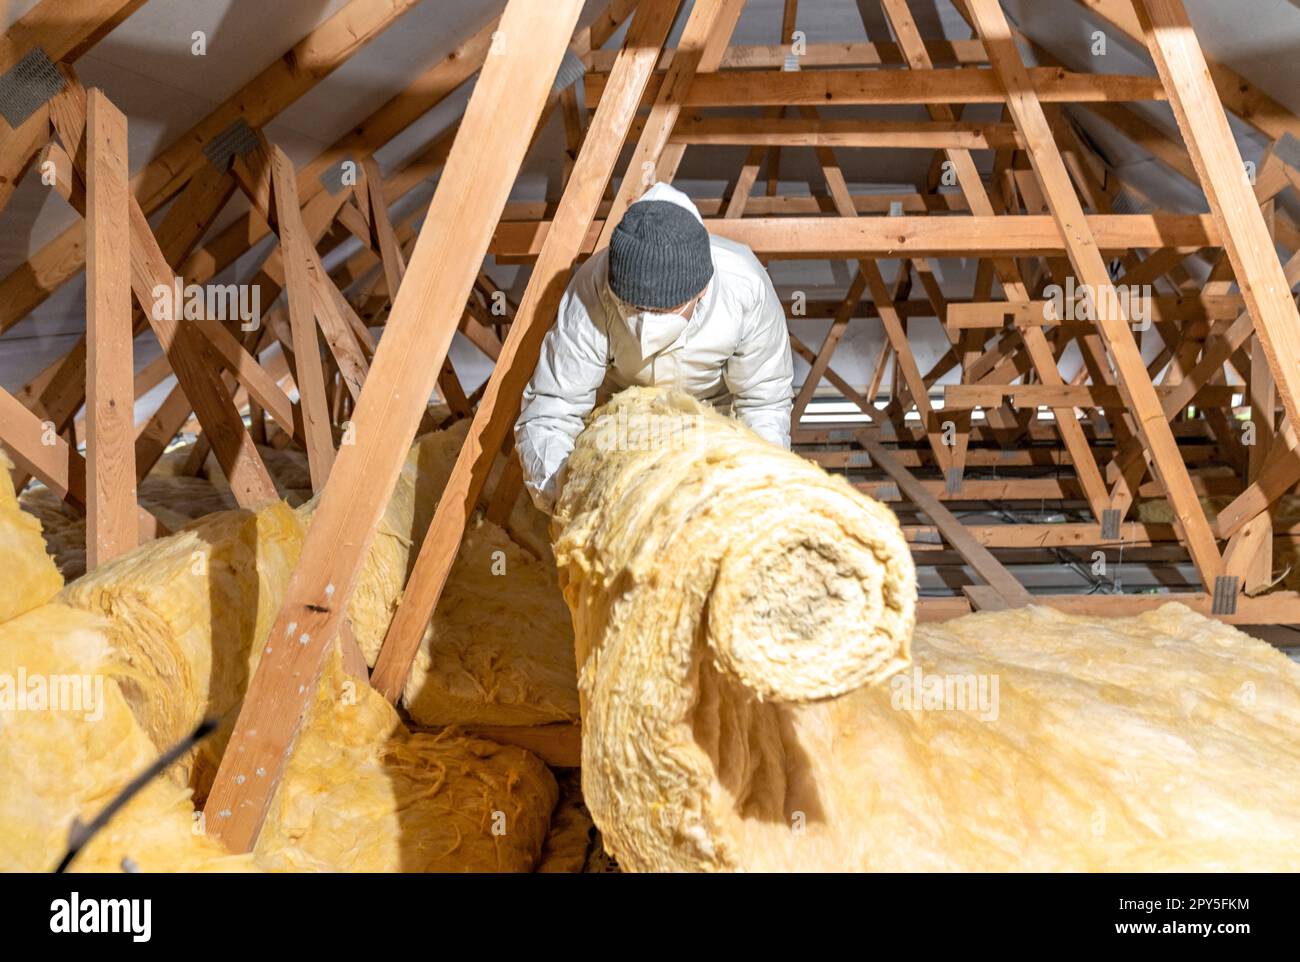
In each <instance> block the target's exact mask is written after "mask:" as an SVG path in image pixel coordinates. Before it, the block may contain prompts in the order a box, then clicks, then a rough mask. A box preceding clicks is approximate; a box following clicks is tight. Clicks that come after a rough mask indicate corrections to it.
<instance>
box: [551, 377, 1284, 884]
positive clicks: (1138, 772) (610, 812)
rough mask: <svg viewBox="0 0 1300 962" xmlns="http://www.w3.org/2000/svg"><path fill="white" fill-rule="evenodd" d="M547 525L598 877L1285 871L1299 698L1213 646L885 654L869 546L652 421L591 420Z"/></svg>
mask: <svg viewBox="0 0 1300 962" xmlns="http://www.w3.org/2000/svg"><path fill="white" fill-rule="evenodd" d="M555 522H556V530H557V533H558V538H557V541H556V545H555V552H556V558H557V561H558V563H559V565H560V574H561V583H562V585H563V588H564V593H565V598H566V600H567V601H568V603H569V605H570V607H571V609H572V611H573V619H574V628H575V632H576V635H577V656H578V666H579V667H578V678H579V686H580V690H581V695H582V723H583V768H582V775H583V791H584V795H585V797H586V800H587V804H588V806H589V807H590V809H591V813H592V816H593V818H594V819H595V822H596V824H597V826H598V827H599V828H600V830H601V832H602V833H603V835H604V839H605V843H606V845H607V846H608V847H609V849H610V851H611V852H612V853H613V854H614V855H615V857H616V858H617V859H618V861H619V864H620V865H621V866H622V867H624V868H627V869H633V870H700V869H705V870H739V869H746V870H782V869H803V870H855V869H859V870H888V871H908V870H985V871H990V870H992V871H1006V870H1017V869H1026V870H1039V871H1043V870H1125V871H1140V870H1153V869H1175V870H1176V869H1182V870H1196V869H1222V870H1228V869H1237V870H1270V869H1290V870H1295V869H1297V868H1300V748H1297V744H1296V740H1295V732H1296V731H1297V730H1300V668H1298V667H1297V666H1296V665H1295V664H1293V663H1292V662H1291V661H1290V660H1289V659H1287V658H1286V657H1285V656H1284V655H1282V654H1281V653H1280V652H1278V651H1276V650H1275V649H1273V648H1272V647H1270V646H1269V645H1266V644H1264V643H1262V642H1260V641H1257V640H1255V639H1253V638H1250V637H1249V636H1247V635H1245V634H1243V633H1241V632H1239V631H1236V630H1235V629H1233V628H1231V627H1229V626H1226V625H1222V624H1220V623H1218V622H1215V621H1211V620H1209V619H1206V618H1203V617H1201V616H1199V615H1196V614H1194V613H1193V612H1191V611H1189V610H1188V609H1186V608H1184V607H1182V606H1180V605H1175V604H1170V605H1166V606H1164V607H1162V608H1160V609H1158V610H1156V611H1153V612H1149V613H1147V614H1144V615H1141V616H1139V617H1136V618H1124V619H1098V618H1079V617H1071V616H1068V615H1064V614H1061V613H1058V612H1055V611H1052V610H1049V609H1045V608H1038V607H1031V608H1028V609H1021V610H1015V611H1006V612H999V613H992V614H976V615H971V616H968V617H965V618H959V619H956V620H954V621H950V622H946V623H941V624H936V625H922V626H920V627H918V628H917V629H916V631H915V633H914V634H913V633H912V606H913V600H914V597H915V591H916V588H915V580H914V575H913V570H912V563H911V560H910V557H909V556H908V553H907V548H906V545H905V544H904V543H903V539H902V535H901V533H900V531H899V529H898V525H897V522H896V521H895V520H894V518H893V516H892V515H891V514H890V513H889V512H888V511H887V510H886V509H884V508H883V507H881V506H880V505H878V504H875V503H874V502H872V501H870V500H869V499H867V498H865V497H863V496H861V495H860V494H858V493H856V492H855V491H853V490H852V489H851V488H850V487H849V486H848V484H846V483H845V482H843V481H842V480H841V479H837V478H831V477H830V476H828V475H826V474H825V473H824V472H822V471H821V470H820V469H819V468H817V467H815V466H813V465H811V464H810V463H808V462H806V461H803V460H802V459H800V458H798V457H796V456H795V455H792V454H790V453H788V452H785V451H782V450H779V449H777V448H775V447H773V446H772V445H769V444H767V443H766V442H763V441H761V440H759V439H758V438H757V437H755V436H754V435H752V434H750V433H749V432H748V431H747V430H746V429H744V428H743V427H741V426H740V425H739V424H738V423H737V422H734V421H731V420H728V419H724V418H722V417H720V416H718V415H716V414H714V413H712V412H709V411H706V410H704V409H703V408H701V407H700V406H699V405H698V404H697V403H696V402H694V401H693V400H691V399H690V398H688V397H685V396H684V395H680V394H670V393H661V392H656V391H650V390H644V389H632V390H629V391H627V392H624V393H623V394H621V395H619V396H617V397H616V398H614V399H613V400H612V401H611V402H610V403H609V404H608V405H607V406H606V407H604V408H602V409H600V410H598V411H597V412H596V413H595V415H594V416H593V419H592V421H591V422H590V423H589V425H588V428H587V430H586V431H584V433H583V434H582V435H581V436H580V437H579V438H578V442H577V447H576V450H575V452H574V455H573V457H572V460H571V461H570V465H569V476H568V479H567V481H566V484H565V487H564V489H563V491H562V493H561V497H560V501H559V506H558V510H557V514H556V518H555ZM909 635H910V636H911V637H910V642H911V662H910V664H909V663H908V662H907V655H908V642H909Z"/></svg>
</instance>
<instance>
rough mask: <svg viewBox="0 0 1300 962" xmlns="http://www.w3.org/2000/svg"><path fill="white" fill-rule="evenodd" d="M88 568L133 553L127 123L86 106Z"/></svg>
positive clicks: (112, 110)
mask: <svg viewBox="0 0 1300 962" xmlns="http://www.w3.org/2000/svg"><path fill="white" fill-rule="evenodd" d="M86 134H87V139H86V173H87V175H88V176H87V183H86V412H87V416H86V458H87V469H86V470H87V475H88V476H87V478H86V518H87V526H86V567H87V569H93V568H95V567H96V566H98V565H100V564H102V563H103V562H105V561H108V560H109V559H110V558H113V557H115V556H116V555H119V554H122V553H123V552H124V551H130V550H131V549H132V548H134V547H135V546H136V543H137V535H138V524H137V521H136V487H135V372H134V369H133V364H132V348H131V341H132V319H131V246H130V207H129V204H128V198H129V197H130V193H129V191H130V188H129V186H128V175H129V172H128V170H127V152H126V143H127V140H126V138H127V133H126V117H125V116H123V114H122V112H121V111H120V110H118V109H117V108H116V107H115V106H113V104H112V103H111V102H110V101H109V99H108V98H107V97H106V96H105V95H104V92H103V91H102V90H98V89H96V90H91V91H90V95H89V99H88V102H87V131H86Z"/></svg>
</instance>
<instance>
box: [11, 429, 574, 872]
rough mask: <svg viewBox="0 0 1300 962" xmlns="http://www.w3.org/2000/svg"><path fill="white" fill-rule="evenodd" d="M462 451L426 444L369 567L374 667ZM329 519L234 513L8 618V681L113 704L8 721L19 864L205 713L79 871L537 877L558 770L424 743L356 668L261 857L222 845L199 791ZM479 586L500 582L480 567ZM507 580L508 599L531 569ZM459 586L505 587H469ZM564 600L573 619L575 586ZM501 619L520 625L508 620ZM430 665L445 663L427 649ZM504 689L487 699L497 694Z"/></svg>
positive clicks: (52, 842)
mask: <svg viewBox="0 0 1300 962" xmlns="http://www.w3.org/2000/svg"><path fill="white" fill-rule="evenodd" d="M462 433H463V431H462ZM457 444H458V441H457V439H456V438H454V437H447V436H445V435H441V434H440V435H433V436H430V437H429V438H426V439H424V441H423V442H422V443H420V444H417V445H416V446H415V447H414V448H413V449H412V451H411V454H410V456H409V457H408V459H407V463H406V465H405V467H404V469H403V474H402V478H401V480H400V481H399V483H398V486H397V489H396V491H395V493H394V496H393V498H392V499H391V501H390V503H389V505H388V509H387V510H386V512H385V515H384V518H383V522H382V524H381V530H380V532H379V534H378V536H377V538H376V540H375V545H374V548H373V549H372V551H371V552H370V554H369V555H368V557H367V559H366V563H365V566H364V568H363V572H362V575H361V583H360V587H359V590H358V591H357V593H356V595H354V597H353V599H352V602H351V604H350V606H349V612H350V615H351V618H352V621H353V624H354V627H355V632H356V635H357V637H358V640H359V641H360V642H361V643H362V645H363V647H364V648H365V649H367V651H368V652H370V653H371V657H372V658H373V654H374V653H375V652H377V650H378V647H379V644H380V642H381V641H382V638H383V634H384V632H385V630H386V628H387V622H388V619H389V618H390V617H391V612H392V610H393V608H394V607H395V605H396V603H397V599H398V596H399V594H400V590H401V586H402V583H403V581H404V578H405V575H406V571H407V567H408V565H409V564H410V561H411V558H412V557H413V556H414V552H415V551H416V550H417V549H418V536H419V534H418V533H419V532H422V531H423V527H424V526H425V525H427V519H428V517H429V515H430V514H431V513H432V510H433V505H434V503H435V502H436V499H437V496H438V494H439V493H440V491H441V489H442V486H443V484H444V483H445V480H446V475H447V470H448V469H449V467H450V461H451V460H452V459H454V456H455V451H456V446H457ZM448 451H449V452H450V454H448ZM190 480H193V479H187V481H190ZM311 511H312V505H311V504H310V503H309V504H306V505H304V506H303V507H302V508H300V509H298V510H297V511H294V510H293V509H291V508H289V507H288V506H287V505H286V504H284V503H275V504H272V505H270V506H268V507H266V508H264V509H262V510H261V511H258V512H256V513H252V512H247V511H228V512H222V513H218V514H214V515H212V516H210V517H206V518H203V519H201V520H199V521H197V522H195V523H194V524H192V525H191V526H189V527H188V528H186V529H185V530H183V531H180V532H178V533H176V534H175V535H172V536H170V537H168V538H165V539H161V540H159V541H156V542H152V543H150V544H148V545H145V546H142V547H141V548H139V549H137V550H136V551H133V552H130V553H128V554H126V555H123V556H122V557H120V558H117V559H114V560H113V561H112V562H110V563H108V564H105V565H102V566H101V567H99V568H98V569H96V570H95V571H93V572H91V573H90V574H89V575H87V576H84V577H82V578H80V579H78V580H77V581H75V582H73V583H72V584H70V585H68V586H67V587H66V588H64V589H63V591H62V592H61V593H60V594H59V595H58V596H57V598H55V599H54V600H53V601H49V602H48V603H42V602H45V601H46V599H47V597H48V595H49V593H50V592H51V591H52V590H54V589H57V587H58V575H57V573H54V575H53V577H54V579H55V580H54V581H53V583H52V584H51V585H50V586H49V588H50V590H45V589H44V588H41V590H39V591H38V590H36V588H33V590H32V591H31V592H29V593H27V594H25V595H24V597H25V598H26V599H27V600H28V601H30V602H32V604H31V606H30V607H31V610H29V611H27V612H26V613H24V614H22V615H20V616H19V617H17V618H14V619H12V620H9V621H7V622H6V623H4V624H0V679H5V680H12V681H14V682H16V681H17V680H18V679H20V678H21V679H23V680H24V683H26V682H28V681H31V680H49V679H55V678H62V679H66V678H79V679H85V685H84V686H81V687H83V688H84V689H85V691H86V693H88V694H89V695H90V697H91V698H92V699H93V701H92V702H91V703H90V704H88V705H82V706H68V705H66V704H63V703H60V704H59V705H50V704H44V705H38V704H36V703H34V702H33V703H30V704H21V705H15V706H9V707H7V708H6V710H3V711H0V773H3V774H4V777H3V778H0V868H8V869H15V868H23V869H30V870H43V869H48V868H49V867H51V866H52V865H53V864H54V863H55V862H56V861H57V859H58V857H59V855H60V854H61V852H62V850H63V848H64V846H65V844H66V841H67V836H68V829H69V826H70V825H71V823H72V820H73V819H74V818H80V819H82V820H83V821H84V820H88V819H89V818H91V817H93V816H94V815H95V814H97V813H98V811H99V810H100V809H101V808H102V807H103V805H104V804H106V803H107V802H108V800H109V799H110V798H111V797H112V796H113V794H114V793H115V792H116V791H117V790H118V789H120V788H121V786H122V785H124V784H125V783H126V782H127V781H128V780H129V779H130V778H131V777H132V776H134V775H135V774H137V773H138V772H140V771H142V770H143V769H144V768H145V767H146V766H147V765H148V763H149V762H151V761H152V760H153V759H154V758H155V757H157V755H158V753H159V752H160V751H161V750H162V749H164V748H166V747H168V746H170V745H171V744H172V743H174V742H175V741H177V740H178V739H180V738H182V737H183V736H184V735H186V734H187V733H188V732H189V731H190V730H191V729H192V728H193V726H194V725H195V724H197V722H198V721H199V720H200V719H201V718H203V717H205V716H217V717H224V718H225V723H224V724H223V725H222V726H221V728H220V729H219V731H218V733H217V734H216V735H214V736H212V737H210V738H209V739H208V740H207V741H205V742H204V743H203V744H202V746H201V747H200V748H199V749H198V751H197V752H196V753H194V755H193V757H191V758H187V759H185V760H183V761H182V762H181V763H178V764H177V765H176V766H174V767H173V769H172V770H171V771H170V772H169V773H168V775H167V776H166V777H163V778H159V779H157V780H155V781H154V782H153V783H152V784H151V785H150V786H149V788H148V789H146V791H145V792H144V793H143V794H142V795H141V796H139V797H138V798H137V799H136V800H135V801H133V802H132V803H131V804H130V805H129V806H128V807H127V808H126V809H125V810H124V811H123V812H122V813H120V814H119V815H118V816H117V817H116V818H114V820H113V821H112V822H111V823H110V825H109V827H108V829H107V830H106V831H105V832H104V833H102V834H101V835H100V836H98V837H97V838H96V839H95V840H94V841H93V842H92V843H91V845H90V847H89V848H87V849H86V851H85V852H83V853H82V855H81V856H80V857H79V858H78V860H77V861H76V863H74V867H76V868H79V869H100V870H119V869H120V868H121V867H122V864H123V860H124V859H125V860H127V861H128V863H129V864H130V865H134V866H136V867H140V868H142V869H144V870H151V869H152V870H162V871H165V870H207V869H218V870H229V869H235V870H250V869H258V868H260V869H271V870H278V869H324V870H354V871H360V870H368V871H384V870H387V871H396V870H404V871H428V870H474V869H480V870H481V869H486V870H495V871H527V870H529V869H532V868H534V867H535V866H536V865H537V864H538V863H539V860H540V859H541V857H542V847H543V841H544V838H545V836H546V833H547V829H548V826H549V823H550V815H551V810H552V808H553V807H554V805H555V802H556V799H557V797H558V792H557V788H556V783H555V780H554V778H553V777H552V776H551V774H550V772H549V771H548V770H547V768H546V766H545V765H544V764H543V763H542V762H541V761H540V760H539V759H538V758H536V757H535V756H534V755H532V754H531V753H529V752H527V751H524V750H522V749H520V748H516V747H513V746H506V745H500V744H497V743H494V742H491V741H487V740H485V739H477V738H470V737H465V736H462V735H458V734H455V733H453V732H443V733H442V734H428V733H420V732H411V731H408V730H407V728H406V727H405V726H404V725H403V724H402V723H401V721H400V720H399V717H398V715H397V713H396V712H395V711H394V710H393V708H392V707H391V706H389V705H388V704H387V702H385V701H384V699H383V698H382V697H381V696H379V694H378V693H377V692H375V691H373V690H372V689H371V688H370V687H369V686H367V685H365V684H364V683H359V682H357V681H356V680H355V679H352V678H349V677H347V676H345V675H344V674H343V673H342V670H341V668H340V666H339V663H338V662H337V660H335V661H332V662H331V665H330V668H329V669H328V670H327V671H326V672H325V674H324V675H323V677H322V681H321V687H320V689H319V690H318V692H317V695H316V698H315V699H314V701H313V702H312V706H311V710H310V712H309V714H308V717H307V719H306V721H305V723H304V728H303V731H302V733H301V736H300V738H299V739H298V741H297V743H296V745H295V748H294V752H293V755H292V756H291V759H290V762H289V765H288V768H287V770H286V775H285V778H284V781H283V782H282V783H281V786H280V790H279V792H278V793H277V795H276V797H275V800H274V802H273V805H272V809H271V812H270V814H269V816H268V819H267V823H266V825H265V827H264V830H263V832H262V835H261V838H260V839H259V843H258V846H257V849H256V851H255V852H254V856H253V858H252V859H248V858H242V857H241V858H232V857H230V856H229V855H227V854H226V853H225V852H224V851H223V850H222V849H221V848H220V847H219V846H217V845H216V844H215V843H213V842H211V841H210V840H209V839H208V838H207V837H206V836H205V835H204V834H203V833H202V830H201V828H202V825H201V823H196V822H195V819H196V815H195V810H194V803H193V801H192V800H191V792H192V791H194V790H197V793H198V796H199V797H202V795H203V794H204V793H205V792H206V790H207V786H208V783H209V782H210V780H211V777H212V774H213V771H214V769H215V765H216V763H217V761H218V759H219V756H220V751H221V750H222V748H223V747H224V741H225V739H226V737H227V735H228V731H229V727H230V724H231V723H232V721H233V716H234V711H235V709H236V708H237V707H238V705H239V703H240V701H241V700H242V697H243V692H244V690H245V688H246V685H247V681H248V678H249V677H250V676H251V672H252V671H253V670H254V668H255V666H256V664H257V661H258V659H259V658H260V657H261V655H262V654H263V652H264V647H263V646H264V644H265V639H266V633H267V631H268V629H269V625H270V621H271V619H272V618H273V617H274V615H275V612H276V611H277V609H278V607H279V604H280V601H281V599H282V597H283V592H284V587H285V584H286V583H287V580H288V577H289V574H290V572H291V570H292V567H293V565H294V564H295V563H296V561H297V559H298V555H299V552H300V551H301V546H302V539H303V535H304V532H305V527H306V525H307V524H308V523H310V517H311ZM22 518H26V516H21V518H20V521H21V523H22V524H25V525H27V526H28V527H32V529H33V530H34V531H35V533H36V540H35V541H33V543H32V544H31V545H29V546H28V547H29V548H30V549H31V551H32V552H33V554H32V557H31V559H30V560H31V565H30V567H33V568H34V569H35V568H38V567H39V565H38V562H43V563H44V564H45V565H47V566H50V562H49V559H48V558H47V557H46V556H45V552H44V547H43V545H40V544H39V529H37V528H36V527H35V525H34V523H33V522H32V520H31V519H30V518H26V520H25V521H22ZM480 531H481V533H482V536H483V537H484V538H485V539H486V540H485V543H489V544H495V545H498V546H500V549H501V550H506V543H507V542H508V541H509V539H508V538H506V537H505V535H504V533H502V532H501V531H500V529H498V528H496V527H495V526H491V525H488V524H487V523H484V524H483V525H482V526H481V528H480ZM24 563H26V562H24ZM506 564H507V566H514V568H516V569H520V570H524V569H527V566H528V565H529V564H535V565H536V564H540V562H537V561H536V560H535V559H531V558H530V556H528V555H526V554H525V553H524V552H522V551H521V550H520V549H519V548H518V547H517V546H515V545H513V543H510V544H509V557H508V558H507V561H506ZM50 570H51V571H52V570H53V569H52V566H50ZM458 577H459V579H460V580H461V581H462V582H473V581H481V580H486V579H491V578H493V577H495V576H494V575H493V574H492V573H491V571H489V570H486V569H484V570H479V568H478V567H477V566H476V565H474V564H473V562H472V558H471V559H470V561H469V563H468V564H467V566H465V567H464V568H463V569H462V570H461V572H460V574H459V576H458ZM499 583H500V584H501V585H502V587H501V588H500V589H498V593H499V595H500V596H501V597H508V596H509V590H508V589H507V588H506V587H505V586H506V585H507V584H508V583H509V578H503V579H500V581H499ZM459 590H461V591H462V592H465V593H470V594H472V593H474V591H478V592H479V593H480V594H485V593H486V591H485V589H481V588H480V589H472V588H470V587H469V586H467V585H466V584H461V586H460V589H459ZM551 603H552V608H553V609H558V610H559V612H560V614H561V615H563V605H562V602H561V601H560V600H559V597H558V592H557V590H556V589H555V587H554V585H553V584H552V586H551ZM531 614H532V615H535V614H536V612H535V611H534V612H532V613H531ZM530 616H531V615H530ZM448 617H450V616H448ZM459 617H461V618H463V617H464V616H463V615H462V616H459ZM450 620H451V622H453V623H456V619H455V618H451V619H450ZM541 621H542V624H541V627H542V628H543V629H546V627H547V625H546V624H545V619H544V618H543V619H541ZM484 623H485V624H489V625H494V626H496V627H497V628H499V629H501V630H505V629H506V627H507V625H508V620H507V619H505V618H504V616H500V617H498V618H497V620H495V621H493V620H492V619H491V618H487V619H486V620H485V621H484ZM435 627H436V626H435ZM515 630H517V626H516V629H515ZM435 635H436V631H431V632H430V636H429V637H428V638H426V646H427V645H432V644H434V636H435ZM548 637H552V638H556V639H560V641H561V642H562V646H561V650H562V651H563V650H565V649H568V648H571V641H570V640H569V639H568V638H565V637H564V632H563V628H562V623H557V622H555V621H554V620H552V622H551V627H550V634H549V635H548ZM483 643H484V644H487V643H488V642H487V640H486V639H485V640H484V642H483ZM496 643H497V644H502V642H501V641H499V640H498V641H497V642H496ZM422 657H424V658H426V659H430V660H437V658H438V656H437V653H436V652H430V651H429V650H427V648H426V650H425V652H424V653H423V655H422ZM570 657H571V655H570ZM446 660H447V659H446V658H443V661H444V663H445V662H446ZM562 660H563V659H562V658H561V661H562ZM570 665H571V662H570ZM569 670H570V678H571V677H572V674H571V672H572V669H571V667H570V669H569ZM473 673H474V670H473V669H472V668H470V669H469V674H470V675H471V676H473ZM427 674H428V673H426V675H427ZM437 678H438V679H439V680H438V681H436V682H429V683H426V684H425V687H424V688H421V689H419V694H420V695H421V697H423V698H425V699H426V700H428V699H431V700H432V703H433V704H435V705H436V704H438V700H437V695H436V694H434V693H433V692H436V691H446V692H448V696H449V697H451V695H452V692H453V689H454V686H453V685H452V681H454V680H455V678H456V674H455V672H453V671H451V670H450V668H445V669H444V670H443V671H442V672H441V674H439V675H437ZM74 687H77V686H75V685H74ZM570 687H571V682H570ZM426 689H432V691H426ZM11 691H12V686H11ZM534 693H535V691H534V689H528V690H525V691H522V692H516V691H510V692H506V693H504V694H503V695H502V698H503V699H505V700H506V701H507V702H508V701H509V698H512V697H519V698H524V697H531V696H532V694H534ZM457 697H459V698H462V699H463V698H464V693H463V692H462V693H461V695H460V696H457ZM570 697H572V696H570ZM492 698H493V693H491V692H485V693H483V695H482V698H481V700H482V701H483V703H484V704H487V705H490V704H491V702H492ZM542 710H543V711H544V710H545V709H542ZM483 711H484V710H483V709H480V711H479V714H482V713H483ZM209 814H210V813H209ZM196 825H197V826H198V830H197V831H196V830H195V826H196Z"/></svg>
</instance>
